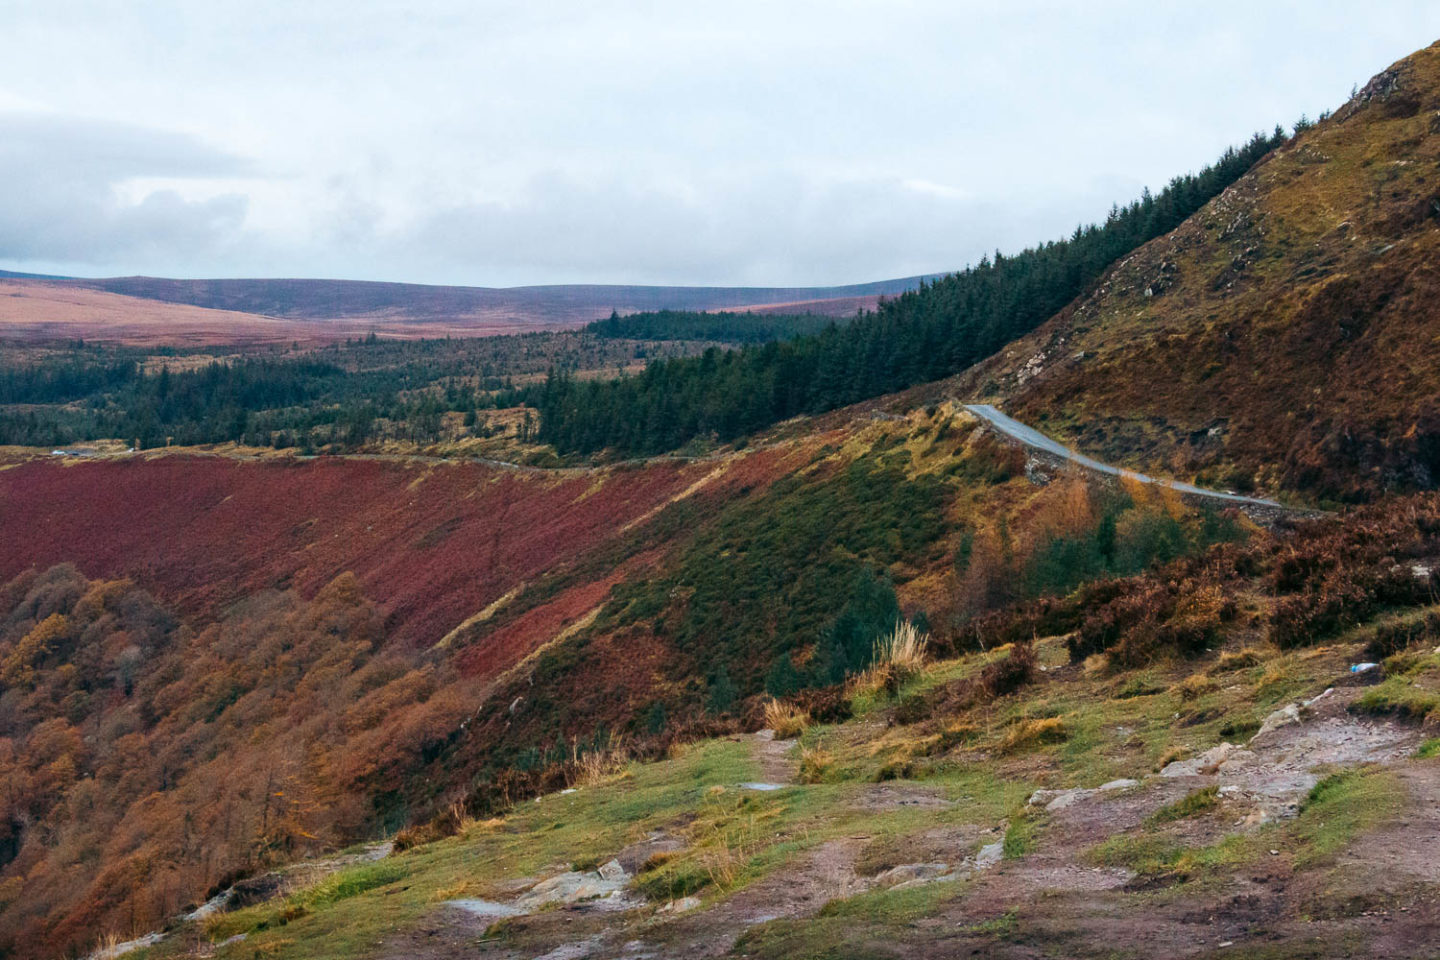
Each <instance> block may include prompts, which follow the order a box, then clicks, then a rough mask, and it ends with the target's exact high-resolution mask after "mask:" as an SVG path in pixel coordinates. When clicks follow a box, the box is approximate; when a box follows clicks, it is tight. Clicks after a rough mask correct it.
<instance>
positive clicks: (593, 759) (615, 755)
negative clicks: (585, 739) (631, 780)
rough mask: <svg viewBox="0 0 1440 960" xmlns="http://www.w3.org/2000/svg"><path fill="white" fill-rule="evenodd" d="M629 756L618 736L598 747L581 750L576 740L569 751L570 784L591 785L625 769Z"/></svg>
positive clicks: (574, 785)
mask: <svg viewBox="0 0 1440 960" xmlns="http://www.w3.org/2000/svg"><path fill="white" fill-rule="evenodd" d="M628 761H629V756H628V754H627V753H626V751H625V748H624V745H623V744H622V743H621V742H620V740H619V738H617V737H614V736H612V737H611V738H610V742H609V744H607V745H606V746H604V747H601V748H599V749H592V750H582V749H581V747H580V745H579V743H578V742H577V743H576V744H575V745H574V746H572V747H571V753H570V764H569V766H570V771H569V773H570V786H572V787H592V786H594V785H595V784H597V783H600V782H601V781H603V780H605V779H606V778H607V777H610V776H612V775H613V774H616V773H619V772H620V771H621V770H623V769H625V764H626V763H627V762H628Z"/></svg>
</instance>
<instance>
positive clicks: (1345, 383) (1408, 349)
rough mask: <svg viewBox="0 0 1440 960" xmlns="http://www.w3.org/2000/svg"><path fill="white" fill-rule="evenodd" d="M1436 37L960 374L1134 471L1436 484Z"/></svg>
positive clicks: (1234, 480) (1335, 495)
mask: <svg viewBox="0 0 1440 960" xmlns="http://www.w3.org/2000/svg"><path fill="white" fill-rule="evenodd" d="M1437 164H1440V45H1437V46H1431V47H1429V48H1428V49H1425V50H1422V51H1420V52H1418V53H1416V54H1414V55H1413V56H1411V57H1408V58H1406V59H1405V60H1402V61H1400V62H1399V63H1397V64H1395V65H1394V66H1393V67H1391V68H1390V69H1388V70H1386V71H1385V72H1383V73H1381V74H1379V75H1378V76H1376V77H1375V78H1374V79H1373V80H1371V81H1370V82H1369V83H1368V84H1366V86H1365V87H1364V89H1362V90H1360V91H1359V92H1358V93H1357V95H1356V96H1355V97H1354V98H1353V99H1352V100H1351V101H1349V102H1348V103H1346V104H1345V105H1344V106H1343V107H1341V108H1340V109H1339V110H1338V111H1336V113H1335V114H1334V115H1333V116H1330V117H1328V118H1326V119H1323V120H1322V121H1321V122H1319V123H1317V124H1315V125H1314V126H1313V127H1311V128H1309V129H1306V130H1302V131H1301V132H1300V133H1299V135H1298V136H1297V137H1296V138H1295V139H1294V140H1292V141H1291V142H1290V143H1288V144H1286V145H1284V146H1283V147H1281V148H1280V149H1278V150H1276V151H1275V152H1274V153H1273V154H1272V155H1271V156H1270V157H1269V158H1267V160H1266V161H1265V162H1263V163H1261V164H1260V165H1259V166H1258V167H1257V168H1256V169H1255V170H1253V171H1252V172H1251V173H1249V174H1248V175H1246V176H1245V177H1243V178H1242V179H1241V180H1240V181H1238V182H1237V183H1236V184H1234V185H1233V186H1232V187H1230V188H1229V189H1228V190H1226V191H1225V192H1224V193H1223V194H1222V195H1221V196H1219V197H1217V198H1216V199H1215V200H1213V201H1211V203H1210V204H1208V205H1207V206H1206V207H1205V208H1204V209H1203V210H1201V211H1200V212H1199V213H1198V214H1197V215H1195V216H1194V217H1192V218H1191V219H1190V220H1189V221H1187V222H1186V223H1185V224H1183V225H1182V226H1181V227H1180V228H1179V229H1177V230H1175V231H1174V232H1173V233H1171V234H1169V235H1168V236H1165V237H1162V238H1160V239H1158V240H1155V241H1152V242H1151V243H1149V244H1148V245H1146V246H1145V247H1143V248H1142V249H1140V250H1139V251H1137V252H1136V253H1135V254H1134V255H1132V256H1130V257H1128V258H1127V259H1126V260H1125V261H1123V262H1122V263H1120V264H1118V265H1117V266H1116V267H1114V268H1113V269H1112V270H1111V271H1109V273H1108V274H1107V275H1106V276H1105V278H1104V279H1103V280H1102V281H1101V282H1100V283H1099V284H1098V285H1097V286H1096V288H1095V289H1094V290H1093V291H1092V292H1091V293H1090V294H1089V295H1088V296H1086V297H1084V298H1082V299H1081V300H1079V301H1077V302H1076V303H1074V304H1072V305H1071V306H1070V307H1068V308H1067V309H1066V310H1064V311H1063V312H1062V313H1061V314H1060V315H1058V316H1057V317H1056V318H1055V319H1054V320H1052V321H1050V322H1049V323H1048V324H1046V325H1045V326H1044V327H1042V328H1040V329H1039V330H1037V331H1036V332H1035V333H1033V334H1031V335H1030V336H1027V337H1025V338H1023V339H1021V340H1019V341H1017V342H1016V343H1014V344H1012V345H1011V346H1010V347H1009V348H1007V349H1006V350H1005V351H1004V352H1003V353H1002V354H1001V355H1000V356H998V357H997V358H995V359H993V360H992V361H990V362H988V363H985V364H982V365H981V366H980V367H979V368H977V369H976V370H974V371H972V372H970V373H968V374H966V375H965V376H964V377H963V378H962V384H963V388H964V389H965V390H966V391H968V392H969V393H970V394H971V395H972V396H977V397H983V398H990V399H1002V400H1003V401H1004V403H1003V406H1004V408H1005V409H1006V410H1007V411H1008V412H1010V413H1011V414H1013V415H1015V416H1017V417H1019V418H1020V419H1022V420H1024V421H1025V422H1027V423H1031V424H1036V425H1043V428H1044V429H1045V430H1046V431H1047V432H1050V433H1058V434H1060V435H1062V436H1064V437H1065V438H1067V439H1068V440H1070V441H1073V442H1074V444H1075V445H1076V446H1077V447H1078V448H1079V449H1081V450H1083V451H1086V452H1089V453H1092V454H1094V455H1096V456H1097V457H1100V458H1102V459H1110V460H1118V461H1120V462H1123V463H1125V464H1126V465H1128V466H1140V465H1142V464H1144V465H1147V466H1154V465H1157V464H1160V465H1163V469H1168V470H1169V471H1171V472H1172V473H1173V474H1174V475H1177V476H1182V477H1193V478H1196V479H1197V482H1199V483H1202V484H1208V485H1218V486H1229V487H1233V488H1236V489H1239V490H1241V491H1245V490H1249V489H1252V488H1260V489H1264V490H1272V491H1273V490H1279V489H1284V488H1289V489H1292V490H1298V491H1303V492H1305V493H1307V494H1308V495H1310V496H1313V497H1320V498H1330V499H1340V500H1350V499H1357V498H1365V497H1370V496H1373V495H1375V494H1376V493H1377V492H1379V491H1383V490H1386V489H1391V488H1401V489H1404V488H1416V487H1418V488H1428V487H1432V486H1433V485H1434V484H1435V483H1436V482H1437V480H1440V406H1437V403H1440V401H1437V397H1440V380H1437V377H1436V371H1437V370H1440V339H1437V337H1436V335H1435V332H1436V322H1437V319H1440V313H1437V307H1436V304H1437V302H1440V299H1437V294H1440V272H1437V267H1436V264H1437V262H1440V260H1437V258H1440V192H1437V187H1436V169H1437Z"/></svg>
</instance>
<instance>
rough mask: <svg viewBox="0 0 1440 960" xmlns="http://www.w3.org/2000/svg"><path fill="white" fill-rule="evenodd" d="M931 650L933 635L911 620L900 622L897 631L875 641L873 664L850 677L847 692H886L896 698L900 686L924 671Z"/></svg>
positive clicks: (852, 693)
mask: <svg viewBox="0 0 1440 960" xmlns="http://www.w3.org/2000/svg"><path fill="white" fill-rule="evenodd" d="M929 647H930V634H928V633H921V632H920V630H919V629H918V628H917V627H916V626H915V624H913V623H910V622H909V621H907V620H900V621H898V622H897V623H896V624H895V629H894V630H892V631H890V632H889V633H887V634H884V635H882V636H879V637H877V638H876V639H875V648H874V654H873V662H872V663H871V665H870V666H869V667H868V668H867V669H866V670H864V671H863V672H861V673H858V674H856V675H855V676H853V677H851V678H850V682H849V684H847V686H846V692H847V693H848V694H849V695H851V696H853V695H855V694H858V693H879V692H880V691H881V690H884V691H885V692H886V693H888V694H891V695H892V696H893V695H894V694H895V693H896V692H897V691H898V690H899V688H900V684H902V683H904V682H905V681H906V680H908V679H909V678H910V677H913V676H914V675H915V674H917V673H919V672H920V669H921V668H922V667H923V666H924V665H925V654H926V651H927V650H928V649H929Z"/></svg>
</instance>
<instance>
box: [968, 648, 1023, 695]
mask: <svg viewBox="0 0 1440 960" xmlns="http://www.w3.org/2000/svg"><path fill="white" fill-rule="evenodd" d="M1035 666H1036V658H1035V648H1034V647H1032V646H1031V645H1030V644H1029V643H1028V642H1021V643H1017V644H1014V645H1013V646H1011V648H1010V653H1009V654H1008V655H1006V656H1005V658H1004V659H1002V660H996V661H994V662H992V663H988V664H986V665H985V669H983V670H981V671H980V689H981V690H982V691H984V693H985V695H986V696H987V697H989V698H991V699H994V698H996V697H1003V696H1005V695H1006V694H1010V693H1014V692H1015V691H1016V690H1019V689H1020V688H1021V687H1023V686H1025V685H1026V684H1028V683H1030V682H1031V681H1032V680H1034V679H1035Z"/></svg>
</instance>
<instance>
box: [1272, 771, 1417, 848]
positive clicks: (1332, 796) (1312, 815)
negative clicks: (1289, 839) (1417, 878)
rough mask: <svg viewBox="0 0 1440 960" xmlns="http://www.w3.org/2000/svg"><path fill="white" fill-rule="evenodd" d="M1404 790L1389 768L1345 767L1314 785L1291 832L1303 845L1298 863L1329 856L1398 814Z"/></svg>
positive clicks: (1403, 800) (1402, 804)
mask: <svg viewBox="0 0 1440 960" xmlns="http://www.w3.org/2000/svg"><path fill="white" fill-rule="evenodd" d="M1404 803H1405V790H1404V787H1402V786H1401V785H1400V782H1399V781H1398V780H1397V779H1396V778H1395V775H1394V774H1393V773H1391V772H1390V771H1388V770H1365V769H1356V770H1346V771H1344V772H1341V773H1335V774H1331V775H1330V776H1328V777H1326V778H1325V779H1323V780H1321V781H1320V782H1319V783H1317V784H1315V786H1314V787H1313V788H1311V790H1310V793H1309V795H1308V796H1307V797H1306V798H1305V803H1304V805H1303V806H1302V807H1301V810H1300V816H1299V817H1297V818H1296V820H1295V824H1294V827H1293V828H1292V833H1293V835H1294V837H1295V838H1296V839H1297V840H1298V841H1300V843H1301V844H1302V845H1303V846H1302V848H1301V850H1300V851H1299V852H1298V854H1297V857H1296V862H1297V863H1299V864H1302V865H1303V864H1308V863H1312V862H1315V861H1319V860H1322V859H1326V858H1328V857H1330V856H1332V855H1333V854H1335V853H1337V852H1338V851H1340V850H1341V849H1343V848H1344V847H1345V846H1346V845H1348V844H1349V843H1350V842H1351V841H1352V840H1354V839H1355V838H1356V837H1358V836H1360V835H1362V834H1364V833H1365V832H1367V831H1369V830H1372V829H1374V828H1375V827H1377V826H1379V825H1380V824H1381V823H1383V822H1384V821H1386V820H1387V819H1390V818H1391V817H1394V816H1396V815H1397V814H1399V812H1400V810H1401V808H1402V807H1403V806H1404Z"/></svg>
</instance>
